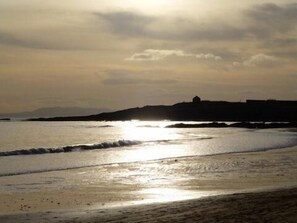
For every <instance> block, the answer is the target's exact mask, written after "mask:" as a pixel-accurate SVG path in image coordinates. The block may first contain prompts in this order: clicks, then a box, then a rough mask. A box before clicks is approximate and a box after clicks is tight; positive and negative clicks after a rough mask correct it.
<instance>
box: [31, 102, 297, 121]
mask: <svg viewBox="0 0 297 223" xmlns="http://www.w3.org/2000/svg"><path fill="white" fill-rule="evenodd" d="M296 114H297V101H279V100H247V101H246V102H227V101H202V100H200V98H199V97H197V96H196V97H195V98H193V101H192V102H182V103H177V104H174V105H170V106H166V105H155V106H144V107H141V108H139V107H137V108H130V109H125V110H120V111H115V112H108V113H100V114H97V115H89V116H78V117H55V118H39V119H30V120H31V121H123V120H133V119H137V120H171V121H233V122H296V121H297V115H296Z"/></svg>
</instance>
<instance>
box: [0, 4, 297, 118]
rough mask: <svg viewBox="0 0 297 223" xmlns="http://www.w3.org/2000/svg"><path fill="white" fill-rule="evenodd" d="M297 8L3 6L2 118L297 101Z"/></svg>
mask: <svg viewBox="0 0 297 223" xmlns="http://www.w3.org/2000/svg"><path fill="white" fill-rule="evenodd" d="M296 62H297V1H289V0H274V1H273V0H271V1H263V0H243V1H234V0H233V1H231V0H208V1H204V0H125V1H124V0H121V1H120V0H108V1H103V0H88V1H83V0H63V1H61V0H51V1H44V0H0V98H1V100H0V112H1V113H7V112H19V111H29V110H34V109H37V108H41V107H54V106H61V107H68V106H72V107H73V106H78V107H96V108H109V109H122V108H129V107H138V106H139V107H140V106H144V105H147V104H151V105H158V104H174V103H177V102H181V101H190V100H191V99H192V97H194V96H195V95H198V96H200V97H201V98H202V100H203V99H204V100H228V101H245V100H246V99H251V98H252V99H281V100H296V99H297V66H296V64H297V63H296Z"/></svg>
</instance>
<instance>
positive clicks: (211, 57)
mask: <svg viewBox="0 0 297 223" xmlns="http://www.w3.org/2000/svg"><path fill="white" fill-rule="evenodd" d="M196 58H198V59H205V60H215V61H218V60H222V57H221V56H216V55H214V54H211V53H208V54H203V53H200V54H197V55H196Z"/></svg>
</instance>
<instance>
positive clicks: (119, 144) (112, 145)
mask: <svg viewBox="0 0 297 223" xmlns="http://www.w3.org/2000/svg"><path fill="white" fill-rule="evenodd" d="M142 143H143V142H142V141H137V140H119V141H116V142H103V143H99V144H93V145H75V146H65V147H59V148H33V149H20V150H14V151H7V152H0V157H1V156H19V155H37V154H46V153H68V152H75V151H84V150H96V149H108V148H115V147H126V146H134V145H139V144H142Z"/></svg>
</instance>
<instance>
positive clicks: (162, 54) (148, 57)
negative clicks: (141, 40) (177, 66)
mask: <svg viewBox="0 0 297 223" xmlns="http://www.w3.org/2000/svg"><path fill="white" fill-rule="evenodd" d="M169 56H176V57H195V58H197V59H204V60H215V61H219V60H222V57H220V56H217V55H214V54H211V53H207V54H204V53H200V54H191V53H186V52H184V51H183V50H158V49H146V50H144V51H143V52H140V53H135V54H133V55H132V56H131V57H128V58H126V59H125V60H127V61H159V60H164V59H165V58H167V57H169Z"/></svg>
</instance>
